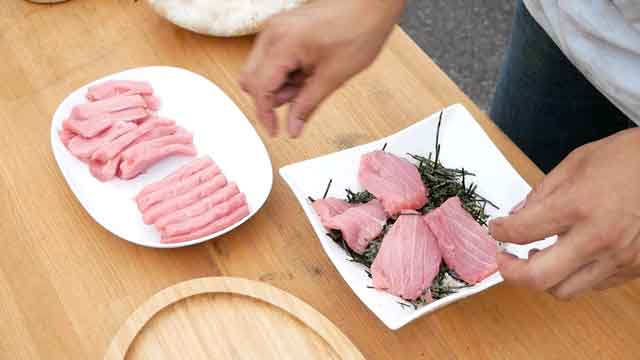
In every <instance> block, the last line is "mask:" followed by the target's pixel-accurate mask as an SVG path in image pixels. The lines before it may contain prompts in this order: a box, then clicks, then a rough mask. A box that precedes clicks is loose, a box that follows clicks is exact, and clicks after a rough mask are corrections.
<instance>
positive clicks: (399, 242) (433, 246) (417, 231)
mask: <svg viewBox="0 0 640 360" xmlns="http://www.w3.org/2000/svg"><path fill="white" fill-rule="evenodd" d="M441 261H442V256H441V254H440V249H439V248H438V241H437V240H436V238H435V236H434V235H433V233H432V232H431V231H430V230H429V227H428V226H427V224H426V223H425V222H424V220H423V218H422V216H421V215H420V214H418V213H415V214H402V215H400V216H399V217H398V220H397V221H396V222H395V223H394V224H393V225H392V226H391V229H390V230H389V232H387V234H386V235H385V236H384V238H383V239H382V245H381V246H380V251H379V252H378V255H377V256H376V258H375V260H374V262H373V265H372V266H371V275H372V279H373V286H374V287H375V288H377V289H380V290H385V291H387V292H389V293H391V294H393V295H396V296H399V297H401V298H403V299H407V300H415V299H417V298H419V297H423V298H424V299H426V300H427V301H429V302H430V301H431V293H430V290H429V289H430V287H431V284H432V282H433V279H434V278H435V277H436V275H438V271H439V270H440V262H441Z"/></svg>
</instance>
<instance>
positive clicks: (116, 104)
mask: <svg viewBox="0 0 640 360" xmlns="http://www.w3.org/2000/svg"><path fill="white" fill-rule="evenodd" d="M146 107H147V103H146V102H145V101H144V99H143V98H142V96H140V95H118V96H114V97H110V98H107V99H104V100H98V101H94V102H88V103H84V104H80V105H76V106H75V107H74V108H73V110H71V117H72V118H74V119H80V120H81V119H90V118H92V117H94V116H96V115H101V114H106V113H111V112H116V111H120V110H126V109H132V108H146Z"/></svg>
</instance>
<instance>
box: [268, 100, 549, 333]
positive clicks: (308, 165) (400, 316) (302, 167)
mask: <svg viewBox="0 0 640 360" xmlns="http://www.w3.org/2000/svg"><path fill="white" fill-rule="evenodd" d="M443 111H444V113H443V117H442V124H441V128H440V144H441V152H440V159H441V161H442V163H443V164H444V165H445V166H447V167H456V168H463V167H464V168H465V170H468V171H470V172H472V173H475V174H476V176H475V177H470V178H468V181H473V182H474V183H476V184H478V190H477V191H478V193H479V194H481V195H482V196H484V197H486V198H487V199H489V200H491V201H492V202H493V203H495V204H497V205H498V206H499V207H500V209H499V210H496V209H492V208H490V207H487V210H488V211H487V212H488V213H489V214H490V215H491V216H492V217H496V216H503V215H506V214H507V213H508V212H509V210H510V209H511V208H512V207H513V206H514V205H515V204H517V203H518V202H519V201H520V200H522V199H523V198H524V197H525V196H526V195H527V193H528V192H529V191H530V190H531V187H530V186H529V185H528V184H527V183H526V182H525V181H524V179H522V178H521V177H520V175H519V174H518V173H517V172H516V171H515V169H513V167H512V166H511V164H509V162H508V161H507V159H505V157H504V156H503V155H502V153H501V152H500V151H499V150H498V148H497V147H496V146H495V145H494V144H493V143H492V142H491V140H490V139H489V137H488V136H487V134H486V133H485V132H484V131H483V130H482V128H481V127H480V125H478V123H477V122H476V121H475V119H474V118H473V117H472V116H471V114H470V113H469V112H468V111H467V110H466V109H465V108H464V107H463V106H462V105H453V106H450V107H448V108H446V109H444V110H443ZM438 115H439V113H436V114H433V115H431V116H430V117H428V118H426V119H424V120H422V121H420V122H418V123H416V124H414V125H412V126H410V127H408V128H406V129H404V130H402V131H400V132H398V133H396V134H394V135H391V136H389V137H386V138H383V139H380V140H377V141H374V142H372V143H369V144H365V145H361V146H357V147H354V148H351V149H347V150H344V151H340V152H337V153H333V154H330V155H326V156H322V157H319V158H316V159H312V160H307V161H303V162H299V163H296V164H292V165H288V166H285V167H283V168H281V169H280V175H281V176H282V177H283V178H284V179H285V181H286V182H287V183H288V184H289V186H290V187H291V189H292V191H293V193H294V194H295V196H296V198H297V199H298V201H299V202H300V204H301V205H302V208H303V209H304V212H305V214H306V215H307V217H308V218H309V221H310V222H311V225H312V226H313V229H314V230H315V232H316V235H317V236H318V239H320V242H321V243H322V247H323V248H324V250H325V251H326V253H327V255H328V256H329V258H330V259H331V261H332V262H333V264H334V266H335V267H336V269H337V270H338V272H339V273H340V275H341V276H342V277H343V278H344V280H345V281H346V282H347V284H349V286H350V287H351V289H352V290H353V291H354V292H355V293H356V295H357V296H358V297H359V298H360V300H362V302H363V303H365V304H366V305H367V307H369V309H370V310H371V311H372V312H373V313H374V314H375V315H376V316H378V318H380V320H382V322H383V323H384V324H385V325H387V326H388V327H389V328H391V329H393V330H396V329H398V328H400V327H402V326H404V325H406V324H407V323H409V322H411V321H413V320H415V319H417V318H419V317H421V316H423V315H425V314H428V313H431V312H433V311H435V310H437V309H439V308H442V307H444V306H446V305H448V304H451V303H453V302H456V301H458V300H460V299H464V298H466V297H469V296H472V295H474V294H476V293H479V292H481V291H484V290H486V289H488V288H489V287H491V286H493V285H496V284H498V283H500V282H502V277H501V276H500V274H499V273H496V274H493V275H492V276H490V277H488V278H486V279H484V280H483V281H482V282H480V283H478V284H476V285H475V286H473V287H469V288H465V289H462V290H460V291H459V292H457V293H455V294H452V295H449V296H447V297H445V298H443V299H440V300H437V301H434V302H432V303H431V304H428V305H425V306H422V307H419V308H418V309H413V308H411V307H402V306H400V305H399V304H398V301H400V299H399V298H397V297H395V296H392V295H390V294H387V293H385V292H382V291H378V290H375V289H370V288H367V286H370V285H371V279H370V278H369V277H368V276H367V274H366V273H365V271H364V269H365V267H364V266H362V265H360V264H357V263H354V262H351V261H349V260H348V255H347V254H346V253H345V251H344V250H343V249H342V248H341V247H340V246H338V245H337V244H336V243H334V242H333V240H331V239H330V238H329V237H327V235H326V233H327V230H326V229H325V228H324V227H323V226H322V225H321V224H320V221H319V219H318V217H317V216H316V214H315V212H314V210H313V208H312V207H311V204H310V202H309V200H307V197H308V196H311V197H315V198H319V197H322V195H323V192H324V190H325V188H326V186H327V183H328V181H329V179H333V184H332V186H331V189H330V191H329V195H330V196H335V197H338V198H344V196H345V192H344V189H347V188H350V189H352V190H362V187H361V186H360V185H359V184H358V181H357V172H358V167H359V163H360V157H361V156H362V155H363V154H365V153H367V152H370V151H373V150H378V149H381V148H382V146H383V145H384V144H385V143H386V144H387V147H386V151H387V152H390V153H393V154H396V155H399V156H403V157H405V158H407V159H410V158H409V157H408V156H406V154H407V153H413V154H418V155H425V154H428V153H430V152H433V151H434V148H435V137H436V127H437V123H438ZM410 160H411V159H410ZM553 241H555V240H554V239H546V240H542V241H539V242H536V243H533V244H529V245H527V246H520V245H513V244H507V245H506V246H505V248H506V249H507V251H509V252H510V253H512V254H515V255H517V256H519V257H521V258H526V257H527V252H528V250H529V249H531V248H534V247H535V248H544V247H546V246H549V245H551V244H552V243H553Z"/></svg>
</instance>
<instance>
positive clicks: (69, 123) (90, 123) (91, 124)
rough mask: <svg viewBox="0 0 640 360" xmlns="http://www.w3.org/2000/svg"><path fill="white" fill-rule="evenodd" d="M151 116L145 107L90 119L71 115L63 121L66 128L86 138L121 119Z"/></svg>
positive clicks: (132, 119) (127, 119)
mask: <svg viewBox="0 0 640 360" xmlns="http://www.w3.org/2000/svg"><path fill="white" fill-rule="evenodd" d="M148 116H149V112H148V111H147V110H145V109H143V108H133V109H126V110H122V111H117V112H112V113H105V114H98V115H95V116H93V117H91V118H89V119H78V118H74V117H70V118H68V119H67V120H65V121H64V122H63V123H62V126H63V127H64V128H65V129H69V130H71V131H73V132H75V133H76V134H79V135H82V136H83V137H86V138H91V137H94V136H96V135H98V134H100V133H101V132H103V131H105V130H107V129H109V128H110V127H111V126H113V124H115V123H116V122H119V121H125V122H126V121H134V120H138V119H144V118H147V117H148Z"/></svg>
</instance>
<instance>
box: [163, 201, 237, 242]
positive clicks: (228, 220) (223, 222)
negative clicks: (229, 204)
mask: <svg viewBox="0 0 640 360" xmlns="http://www.w3.org/2000/svg"><path fill="white" fill-rule="evenodd" d="M248 215H249V207H248V206H247V205H244V206H242V207H239V208H237V209H236V210H234V211H233V212H232V213H231V214H229V215H227V216H225V217H223V218H222V219H219V220H216V221H214V222H212V223H211V224H209V225H207V226H205V227H203V228H201V229H198V230H196V231H194V232H192V233H189V234H186V235H179V236H173V237H163V238H162V239H161V240H160V242H162V243H164V244H171V243H179V242H184V241H189V240H195V239H199V238H201V237H205V236H208V235H212V234H215V233H217V232H218V231H222V230H224V229H226V228H228V227H229V226H231V225H233V224H235V223H237V222H239V221H240V220H242V219H244V218H245V217H247V216H248Z"/></svg>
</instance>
